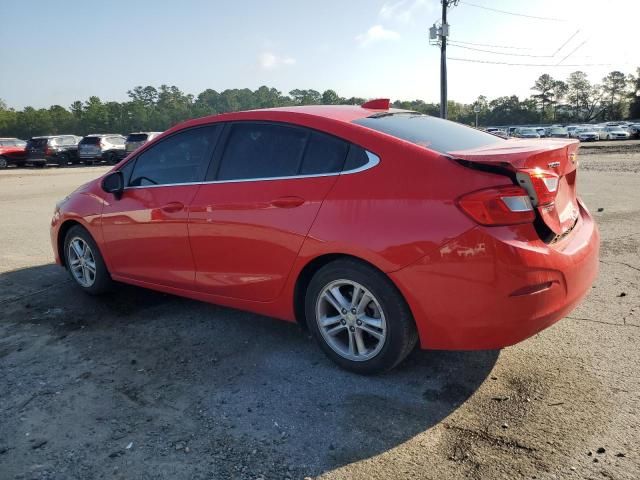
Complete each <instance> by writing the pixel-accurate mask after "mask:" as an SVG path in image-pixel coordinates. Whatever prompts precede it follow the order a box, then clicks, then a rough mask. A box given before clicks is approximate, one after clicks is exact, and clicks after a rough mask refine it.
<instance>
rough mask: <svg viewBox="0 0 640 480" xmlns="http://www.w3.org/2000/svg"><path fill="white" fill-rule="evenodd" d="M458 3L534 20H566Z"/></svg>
mask: <svg viewBox="0 0 640 480" xmlns="http://www.w3.org/2000/svg"><path fill="white" fill-rule="evenodd" d="M460 3H463V4H464V5H468V6H470V7H476V8H481V9H483V10H489V11H491V12H496V13H503V14H505V15H513V16H514V17H525V18H533V19H535V20H547V21H550V22H566V20H565V19H563V18H553V17H538V16H535V15H526V14H524V13H516V12H509V11H507V10H500V9H498V8H491V7H485V6H484V5H477V4H475V3H470V2H463V1H462V0H460Z"/></svg>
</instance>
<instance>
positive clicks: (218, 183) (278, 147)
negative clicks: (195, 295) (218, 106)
mask: <svg viewBox="0 0 640 480" xmlns="http://www.w3.org/2000/svg"><path fill="white" fill-rule="evenodd" d="M348 149H349V145H348V143H347V142H345V141H343V140H341V139H338V138H335V137H332V136H329V135H325V134H323V133H320V132H316V131H311V130H308V129H304V128H299V127H296V126H291V125H285V124H276V123H266V122H237V123H233V124H230V125H228V126H227V127H226V131H225V134H224V145H221V148H219V149H218V150H219V151H217V152H216V155H215V161H214V163H213V168H212V171H211V172H210V174H209V180H210V181H211V183H206V184H204V185H203V186H202V187H201V188H200V189H199V191H198V193H197V194H196V197H195V199H194V201H193V202H192V206H191V215H190V219H189V232H190V238H191V246H192V250H193V255H194V259H195V263H196V287H197V288H198V289H200V290H202V291H205V292H208V293H212V294H216V295H221V296H226V297H233V298H240V299H245V300H253V301H269V300H272V299H274V298H275V297H277V296H278V294H279V293H280V291H281V290H282V287H283V285H284V282H285V280H286V278H287V276H288V274H289V271H290V270H291V267H292V266H293V262H294V261H295V259H296V257H297V255H298V252H299V250H300V248H301V246H302V243H303V241H304V239H305V237H306V235H307V233H308V232H309V229H310V228H311V225H312V223H313V221H314V219H315V217H316V214H317V213H318V210H319V208H320V206H321V204H322V202H323V200H324V198H325V197H326V195H327V193H328V192H329V190H330V189H331V187H332V186H333V184H334V183H335V181H336V179H337V178H338V177H337V175H338V174H339V172H340V171H341V170H342V167H343V165H344V162H345V158H346V155H347V153H348Z"/></svg>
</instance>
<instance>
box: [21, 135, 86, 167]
mask: <svg viewBox="0 0 640 480" xmlns="http://www.w3.org/2000/svg"><path fill="white" fill-rule="evenodd" d="M80 138H81V137H77V136H75V135H47V136H43V137H32V138H31V139H30V140H29V141H28V142H27V162H29V163H31V164H33V165H35V166H37V167H44V166H45V165H47V164H48V163H56V164H58V165H59V166H61V167H66V166H67V165H68V164H69V163H70V162H71V163H77V162H78V142H79V141H80Z"/></svg>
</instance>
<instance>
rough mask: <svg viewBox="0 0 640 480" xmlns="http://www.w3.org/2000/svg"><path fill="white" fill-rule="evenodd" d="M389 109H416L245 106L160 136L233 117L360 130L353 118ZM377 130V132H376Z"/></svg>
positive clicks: (178, 127) (191, 122) (407, 111)
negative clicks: (338, 125)
mask: <svg viewBox="0 0 640 480" xmlns="http://www.w3.org/2000/svg"><path fill="white" fill-rule="evenodd" d="M390 113H413V114H418V113H417V112H414V111H411V110H402V109H397V108H366V104H365V106H359V105H305V106H296V107H276V108H262V109H256V110H243V111H239V112H227V113H220V114H215V115H209V116H206V117H202V118H196V119H193V120H187V121H185V122H182V123H179V124H177V125H175V126H173V127H171V128H170V129H169V130H166V131H165V132H162V135H161V136H160V137H159V138H163V137H165V136H169V135H172V134H173V133H175V132H178V131H180V130H183V129H186V128H191V127H198V126H202V125H207V124H210V123H217V122H233V121H243V120H251V121H258V122H259V121H265V122H284V123H294V124H300V125H307V126H312V128H320V129H322V127H321V125H325V126H326V125H327V124H330V123H333V124H334V125H335V124H336V123H338V124H342V125H344V126H345V127H348V128H353V129H356V130H360V129H362V128H365V127H362V126H360V125H357V124H355V123H353V121H354V120H358V119H360V118H366V117H371V116H373V115H376V114H377V115H381V114H390ZM376 134H377V133H376Z"/></svg>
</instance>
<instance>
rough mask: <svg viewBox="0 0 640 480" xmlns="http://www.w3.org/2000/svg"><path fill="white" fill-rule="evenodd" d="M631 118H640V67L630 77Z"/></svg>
mask: <svg viewBox="0 0 640 480" xmlns="http://www.w3.org/2000/svg"><path fill="white" fill-rule="evenodd" d="M629 118H631V119H640V67H639V68H637V69H636V75H635V76H633V75H630V78H629Z"/></svg>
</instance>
